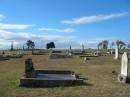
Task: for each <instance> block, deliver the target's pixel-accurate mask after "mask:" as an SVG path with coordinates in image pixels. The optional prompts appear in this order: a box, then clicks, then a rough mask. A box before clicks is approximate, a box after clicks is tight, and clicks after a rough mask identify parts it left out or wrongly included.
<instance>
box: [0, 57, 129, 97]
mask: <svg viewBox="0 0 130 97" xmlns="http://www.w3.org/2000/svg"><path fill="white" fill-rule="evenodd" d="M28 57H31V58H32V59H33V62H34V64H35V65H34V66H35V69H45V70H46V69H53V70H72V71H75V72H76V73H79V74H82V75H83V76H84V77H87V78H88V81H86V83H87V85H83V86H71V87H54V88H24V87H19V79H20V77H21V76H22V75H23V74H24V60H25V59H26V58H28ZM113 57H114V55H111V56H100V57H97V58H91V59H90V60H87V61H86V62H83V61H82V60H81V59H80V58H79V57H77V56H75V57H74V58H68V59H48V55H26V56H24V57H23V58H21V59H10V60H6V61H0V97H130V84H121V83H119V82H118V81H117V73H119V72H120V64H121V62H120V60H118V61H115V60H114V59H113ZM129 65H130V64H129ZM113 70H114V71H116V73H115V74H113V73H112V71H113ZM129 70H130V68H129Z"/></svg>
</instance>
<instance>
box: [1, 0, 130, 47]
mask: <svg viewBox="0 0 130 97" xmlns="http://www.w3.org/2000/svg"><path fill="white" fill-rule="evenodd" d="M28 39H31V40H32V41H34V42H35V43H36V46H37V47H40V48H45V44H46V43H47V42H50V41H54V42H55V43H56V47H57V48H67V47H68V48H69V45H70V44H71V45H72V47H80V44H81V43H84V44H85V47H94V45H96V44H97V43H99V42H100V41H102V40H104V39H106V40H110V41H115V40H117V39H120V40H123V41H126V42H130V1H129V0H0V48H1V49H3V48H10V43H11V41H14V44H15V45H16V47H22V45H24V44H25V43H26V41H27V40H28Z"/></svg>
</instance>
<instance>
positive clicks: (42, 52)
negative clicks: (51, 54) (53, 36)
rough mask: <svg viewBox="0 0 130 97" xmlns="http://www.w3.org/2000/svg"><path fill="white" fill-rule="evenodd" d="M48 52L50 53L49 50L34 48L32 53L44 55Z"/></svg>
mask: <svg viewBox="0 0 130 97" xmlns="http://www.w3.org/2000/svg"><path fill="white" fill-rule="evenodd" d="M46 53H48V51H47V50H33V51H32V55H44V54H46Z"/></svg>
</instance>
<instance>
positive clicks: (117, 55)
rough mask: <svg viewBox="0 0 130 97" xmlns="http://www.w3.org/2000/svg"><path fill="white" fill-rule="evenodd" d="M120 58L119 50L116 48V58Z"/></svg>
mask: <svg viewBox="0 0 130 97" xmlns="http://www.w3.org/2000/svg"><path fill="white" fill-rule="evenodd" d="M118 58H119V50H118V48H116V49H115V58H114V59H115V60H117V59H118Z"/></svg>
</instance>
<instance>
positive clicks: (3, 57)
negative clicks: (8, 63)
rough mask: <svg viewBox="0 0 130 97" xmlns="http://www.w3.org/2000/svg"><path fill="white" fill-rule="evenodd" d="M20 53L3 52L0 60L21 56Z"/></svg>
mask: <svg viewBox="0 0 130 97" xmlns="http://www.w3.org/2000/svg"><path fill="white" fill-rule="evenodd" d="M22 57H23V55H22V54H15V55H10V54H8V55H7V54H5V55H0V60H8V59H10V58H22Z"/></svg>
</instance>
